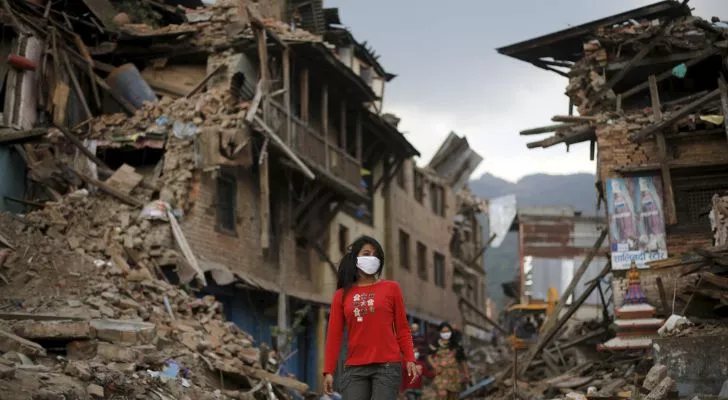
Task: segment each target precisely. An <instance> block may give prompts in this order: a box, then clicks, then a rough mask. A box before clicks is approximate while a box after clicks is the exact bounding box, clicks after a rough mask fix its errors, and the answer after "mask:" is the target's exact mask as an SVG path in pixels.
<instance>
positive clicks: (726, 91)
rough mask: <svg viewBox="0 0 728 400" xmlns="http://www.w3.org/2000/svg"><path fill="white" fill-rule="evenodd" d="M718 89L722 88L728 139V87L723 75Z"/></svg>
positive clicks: (724, 121) (722, 102)
mask: <svg viewBox="0 0 728 400" xmlns="http://www.w3.org/2000/svg"><path fill="white" fill-rule="evenodd" d="M718 89H719V90H720V104H721V108H722V110H723V126H724V127H725V135H726V138H727V139H728V88H727V87H726V83H725V80H724V79H723V78H722V77H721V78H720V79H718Z"/></svg>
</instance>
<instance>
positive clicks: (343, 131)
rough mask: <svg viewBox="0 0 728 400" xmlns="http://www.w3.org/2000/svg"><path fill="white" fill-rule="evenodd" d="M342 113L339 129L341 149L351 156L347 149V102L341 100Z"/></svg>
mask: <svg viewBox="0 0 728 400" xmlns="http://www.w3.org/2000/svg"><path fill="white" fill-rule="evenodd" d="M339 107H340V109H341V110H340V112H341V115H340V116H339V119H340V121H339V122H340V128H339V144H340V145H341V148H342V149H343V150H344V153H346V154H349V151H348V149H347V148H346V100H341V102H340V103H339Z"/></svg>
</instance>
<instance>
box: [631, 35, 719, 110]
mask: <svg viewBox="0 0 728 400" xmlns="http://www.w3.org/2000/svg"><path fill="white" fill-rule="evenodd" d="M717 53H718V52H717V50H716V49H714V48H710V49H707V50H705V51H703V52H701V53H700V55H699V56H697V57H696V58H694V59H692V60H690V61H688V62H686V63H685V66H687V67H688V68H690V67H692V66H693V65H695V64H698V63H700V62H702V61H704V60H705V59H707V58H709V57H711V56H714V55H716V54H717ZM672 76H673V75H672V68H668V69H666V70H665V71H663V72H662V73H660V74H659V75H657V76H656V79H657V82H658V83H659V82H662V81H664V80H665V79H668V78H671V77H672ZM648 88H649V83H648V82H644V83H641V84H639V85H637V86H635V87H633V88H632V89H629V90H627V91H626V92H624V93H622V94H620V96H621V97H622V99H623V100H624V99H627V98H629V97H632V96H634V95H635V94H637V93H639V92H641V91H643V90H645V89H648Z"/></svg>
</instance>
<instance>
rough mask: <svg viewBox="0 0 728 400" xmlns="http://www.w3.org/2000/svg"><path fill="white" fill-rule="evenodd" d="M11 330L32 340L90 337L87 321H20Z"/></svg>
mask: <svg viewBox="0 0 728 400" xmlns="http://www.w3.org/2000/svg"><path fill="white" fill-rule="evenodd" d="M13 331H14V332H15V334H16V335H18V336H20V337H24V338H26V339H32V340H43V339H67V340H73V339H90V338H91V329H90V328H89V324H88V322H87V321H22V322H20V323H19V324H17V325H15V326H14V327H13Z"/></svg>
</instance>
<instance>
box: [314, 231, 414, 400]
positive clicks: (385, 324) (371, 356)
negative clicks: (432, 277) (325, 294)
mask: <svg viewBox="0 0 728 400" xmlns="http://www.w3.org/2000/svg"><path fill="white" fill-rule="evenodd" d="M383 268H384V250H382V246H381V245H380V244H379V242H377V241H376V240H375V239H373V238H371V237H368V236H362V237H361V238H359V239H357V241H355V242H354V243H353V244H352V245H351V247H350V250H349V252H348V253H347V254H346V255H345V256H344V258H343V259H342V260H341V263H340V264H339V271H338V282H337V284H336V286H337V289H338V290H336V293H334V299H333V300H332V302H331V315H330V316H329V328H328V333H327V338H326V357H325V362H324V392H326V394H329V395H330V394H331V393H332V392H333V386H334V376H333V374H334V371H335V370H336V364H337V361H338V359H339V353H340V351H341V343H342V340H343V335H344V329H346V331H347V333H348V341H347V357H346V361H345V363H344V365H345V368H344V371H343V375H342V379H341V388H340V389H341V394H342V397H343V398H344V399H346V400H396V399H397V397H398V394H399V388H400V384H401V383H402V361H403V359H404V362H406V370H407V376H408V378H410V379H411V380H413V381H414V380H415V379H416V378H417V376H418V371H417V367H416V366H415V355H414V350H413V346H412V335H411V333H410V329H409V324H408V323H407V313H406V312H405V308H404V299H403V298H402V291H401V290H400V287H399V284H398V283H397V282H394V281H387V280H380V279H379V278H380V276H381V274H382V269H383Z"/></svg>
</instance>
